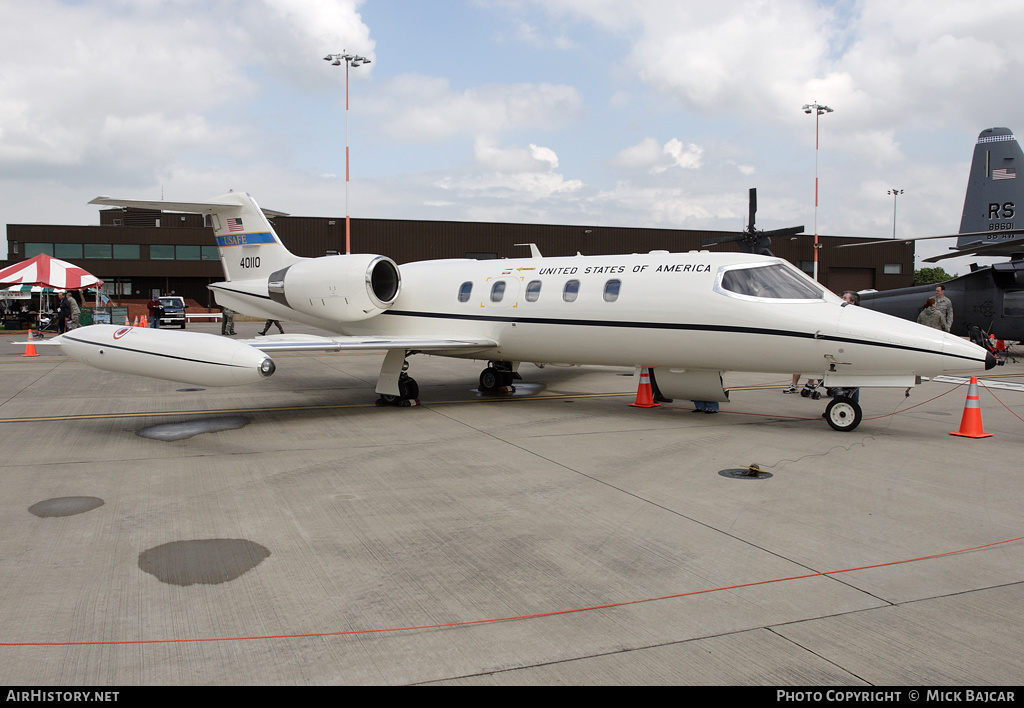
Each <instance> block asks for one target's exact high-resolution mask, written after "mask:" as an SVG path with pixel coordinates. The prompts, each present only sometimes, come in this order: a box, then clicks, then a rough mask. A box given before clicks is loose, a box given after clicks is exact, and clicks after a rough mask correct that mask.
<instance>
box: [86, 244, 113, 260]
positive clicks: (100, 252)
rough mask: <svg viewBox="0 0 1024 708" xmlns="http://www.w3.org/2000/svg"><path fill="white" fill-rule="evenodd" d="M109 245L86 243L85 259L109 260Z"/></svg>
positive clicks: (110, 252) (110, 253) (110, 250)
mask: <svg viewBox="0 0 1024 708" xmlns="http://www.w3.org/2000/svg"><path fill="white" fill-rule="evenodd" d="M112 252H113V251H112V249H111V246H110V244H109V243H87V244H85V258H93V259H101V258H102V259H109V258H110V257H111V255H112Z"/></svg>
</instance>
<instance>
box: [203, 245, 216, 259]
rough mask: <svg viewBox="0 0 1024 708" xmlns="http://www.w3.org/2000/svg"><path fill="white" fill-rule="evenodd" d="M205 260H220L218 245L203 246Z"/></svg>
mask: <svg viewBox="0 0 1024 708" xmlns="http://www.w3.org/2000/svg"><path fill="white" fill-rule="evenodd" d="M201 248H202V251H203V260H204V261H219V260H220V249H218V248H217V247H216V246H202V247H201Z"/></svg>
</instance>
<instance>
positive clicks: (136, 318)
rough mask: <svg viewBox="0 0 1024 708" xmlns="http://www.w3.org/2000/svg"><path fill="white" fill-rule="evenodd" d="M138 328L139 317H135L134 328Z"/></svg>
mask: <svg viewBox="0 0 1024 708" xmlns="http://www.w3.org/2000/svg"><path fill="white" fill-rule="evenodd" d="M138 326H139V316H138V315H135V322H134V323H132V327H138Z"/></svg>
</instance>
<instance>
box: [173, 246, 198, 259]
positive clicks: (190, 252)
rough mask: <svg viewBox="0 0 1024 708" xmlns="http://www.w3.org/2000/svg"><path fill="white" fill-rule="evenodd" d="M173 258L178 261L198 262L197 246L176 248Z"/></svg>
mask: <svg viewBox="0 0 1024 708" xmlns="http://www.w3.org/2000/svg"><path fill="white" fill-rule="evenodd" d="M175 249H176V253H175V257H176V258H177V259H178V260H179V261H198V260H200V255H199V246H176V247H175Z"/></svg>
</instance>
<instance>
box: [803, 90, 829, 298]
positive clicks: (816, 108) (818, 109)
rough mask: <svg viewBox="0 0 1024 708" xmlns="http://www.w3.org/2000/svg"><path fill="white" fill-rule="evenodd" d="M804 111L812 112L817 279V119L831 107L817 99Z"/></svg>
mask: <svg viewBox="0 0 1024 708" xmlns="http://www.w3.org/2000/svg"><path fill="white" fill-rule="evenodd" d="M803 111H804V113H807V114H811V113H813V114H814V279H815V280H816V281H817V280H818V251H819V250H821V245H820V244H819V243H818V121H819V118H820V117H821V115H822V114H824V113H831V112H832V111H833V109H832V108H829V107H828V106H824V105H822V104H820V103H818V102H817V101H815V102H814V103H805V104H804V108H803Z"/></svg>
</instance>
